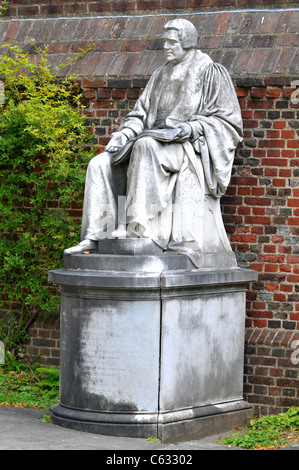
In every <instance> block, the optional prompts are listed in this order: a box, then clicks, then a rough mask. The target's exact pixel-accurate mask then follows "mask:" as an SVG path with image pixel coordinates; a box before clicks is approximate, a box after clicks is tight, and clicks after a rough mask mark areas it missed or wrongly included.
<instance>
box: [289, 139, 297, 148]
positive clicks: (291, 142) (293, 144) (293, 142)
mask: <svg viewBox="0 0 299 470" xmlns="http://www.w3.org/2000/svg"><path fill="white" fill-rule="evenodd" d="M287 146H288V148H299V139H294V140H288V142H287Z"/></svg>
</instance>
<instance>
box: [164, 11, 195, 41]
mask: <svg viewBox="0 0 299 470" xmlns="http://www.w3.org/2000/svg"><path fill="white" fill-rule="evenodd" d="M163 30H164V31H163V35H162V37H165V33H166V32H167V31H170V30H174V31H177V34H178V38H179V40H180V42H181V45H182V47H183V49H194V48H195V47H196V46H197V41H198V33H197V30H196V28H195V26H194V24H192V23H190V21H188V20H184V19H183V18H179V19H176V20H170V21H168V22H167V23H166V24H165V25H164V28H163Z"/></svg>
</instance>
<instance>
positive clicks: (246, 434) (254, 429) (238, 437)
mask: <svg viewBox="0 0 299 470" xmlns="http://www.w3.org/2000/svg"><path fill="white" fill-rule="evenodd" d="M294 438H295V439H297V438H299V407H298V406H297V407H296V406H292V407H291V408H289V409H288V410H287V411H286V412H285V413H280V414H278V415H267V416H263V417H262V418H259V419H253V420H251V421H250V427H249V429H247V430H246V431H244V430H243V431H242V430H241V431H239V432H237V433H234V434H232V435H231V437H226V438H224V439H222V440H221V441H220V442H221V444H228V445H233V446H238V447H242V448H247V449H261V448H269V447H271V448H277V447H280V446H283V445H285V444H287V443H288V442H290V439H294Z"/></svg>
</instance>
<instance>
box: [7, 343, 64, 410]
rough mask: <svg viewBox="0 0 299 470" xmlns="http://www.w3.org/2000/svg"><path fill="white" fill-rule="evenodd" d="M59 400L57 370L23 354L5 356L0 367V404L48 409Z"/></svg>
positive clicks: (8, 353)
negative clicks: (3, 362)
mask: <svg viewBox="0 0 299 470" xmlns="http://www.w3.org/2000/svg"><path fill="white" fill-rule="evenodd" d="M58 400H59V371H58V370H57V369H55V368H54V367H51V366H50V367H49V368H47V367H44V366H42V364H40V363H38V362H34V361H33V360H31V359H30V358H27V357H24V356H23V355H21V354H20V355H18V356H13V355H12V354H11V353H10V352H9V351H7V353H6V355H5V364H4V365H3V366H2V367H0V405H5V406H18V407H23V408H49V407H50V406H51V405H53V404H55V403H57V402H58Z"/></svg>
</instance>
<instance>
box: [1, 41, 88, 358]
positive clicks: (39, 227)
mask: <svg viewBox="0 0 299 470" xmlns="http://www.w3.org/2000/svg"><path fill="white" fill-rule="evenodd" d="M2 47H4V48H5V55H0V77H1V78H2V80H4V82H5V104H4V105H0V148H1V153H0V214H1V215H0V292H1V294H2V298H1V299H0V300H2V306H4V308H5V310H6V311H7V314H6V315H5V316H4V317H3V316H2V318H0V339H1V340H2V341H3V342H4V344H5V347H6V350H7V349H11V348H15V347H18V345H19V344H20V343H22V341H23V340H24V338H25V337H26V330H27V327H28V326H29V324H30V322H31V321H32V319H34V318H35V317H36V316H37V315H38V314H42V313H51V312H53V311H55V310H57V305H58V301H59V300H58V298H57V295H56V288H55V287H54V286H51V285H49V284H48V283H47V276H48V271H49V270H51V269H56V268H58V267H61V262H62V258H63V256H62V255H63V250H64V249H65V248H66V247H68V246H70V245H73V244H75V243H77V242H78V241H79V240H78V234H79V230H78V221H75V220H74V219H72V218H70V217H69V216H68V209H69V208H70V207H71V204H72V203H73V202H76V203H78V204H81V202H82V195H83V187H84V179H85V167H86V164H87V162H88V160H89V158H90V157H91V156H92V155H91V151H90V150H88V148H87V145H88V142H89V141H90V139H91V136H90V134H89V131H88V129H87V127H86V125H85V119H84V116H83V115H82V107H81V105H80V99H81V95H80V93H79V90H78V88H77V85H76V82H75V81H74V80H64V81H62V82H59V81H58V80H57V79H56V74H55V73H54V72H52V71H51V69H50V66H49V64H48V55H47V48H45V50H43V51H40V50H37V51H36V56H35V60H34V61H32V60H31V59H30V58H29V56H28V55H27V54H26V53H24V52H23V51H22V50H20V49H19V48H18V47H16V46H8V45H4V46H2ZM57 201H58V202H57ZM0 307H1V304H0Z"/></svg>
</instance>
